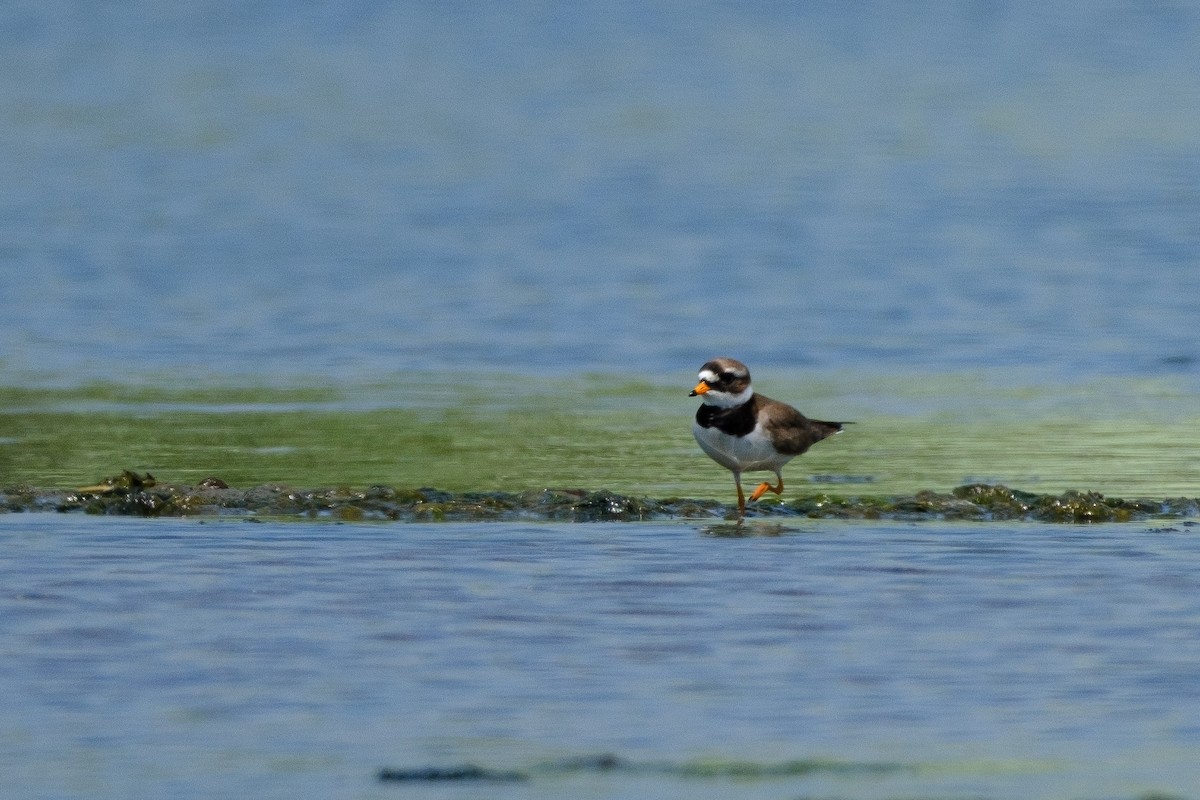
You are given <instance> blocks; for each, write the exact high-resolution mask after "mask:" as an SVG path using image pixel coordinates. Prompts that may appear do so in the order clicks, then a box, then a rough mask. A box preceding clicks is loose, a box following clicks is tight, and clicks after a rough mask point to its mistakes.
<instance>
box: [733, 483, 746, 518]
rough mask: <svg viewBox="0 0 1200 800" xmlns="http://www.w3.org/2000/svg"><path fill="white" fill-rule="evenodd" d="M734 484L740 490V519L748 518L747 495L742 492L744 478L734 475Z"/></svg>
mask: <svg viewBox="0 0 1200 800" xmlns="http://www.w3.org/2000/svg"><path fill="white" fill-rule="evenodd" d="M733 482H734V483H736V484H737V490H738V519H739V520H740V519H741V518H742V517H744V516H746V495H745V494H744V493H743V492H742V476H741V475H734V476H733Z"/></svg>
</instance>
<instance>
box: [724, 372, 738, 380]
mask: <svg viewBox="0 0 1200 800" xmlns="http://www.w3.org/2000/svg"><path fill="white" fill-rule="evenodd" d="M736 377H737V375H734V374H733V373H732V372H722V373H721V380H722V381H731V380H733V379H734V378H736Z"/></svg>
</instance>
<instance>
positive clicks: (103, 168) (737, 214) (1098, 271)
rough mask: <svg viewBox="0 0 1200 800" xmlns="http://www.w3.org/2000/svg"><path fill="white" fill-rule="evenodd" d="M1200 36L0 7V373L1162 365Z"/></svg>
mask: <svg viewBox="0 0 1200 800" xmlns="http://www.w3.org/2000/svg"><path fill="white" fill-rule="evenodd" d="M1198 39H1200V10H1197V9H1196V8H1192V7H1190V6H1186V5H1180V4H1159V3H1156V4H1140V5H1128V4H1123V3H1101V4H1099V5H1097V4H1096V3H1091V2H1066V3H1056V4H1054V5H1053V6H1047V5H1046V4H1044V3H1037V2H1014V3H1004V4H1000V5H996V4H991V5H985V6H971V5H969V6H953V5H952V6H946V7H941V6H937V7H935V6H930V7H929V8H925V9H904V10H903V11H900V10H895V11H890V12H889V11H887V10H886V9H879V8H867V7H862V8H858V9H855V8H849V9H848V8H845V7H843V6H841V5H827V6H826V5H821V4H805V5H803V6H797V5H795V4H790V3H776V2H765V3H753V4H739V5H737V6H728V5H726V4H715V3H711V4H710V3H700V4H692V3H689V4H685V5H682V6H678V5H674V4H671V3H667V4H654V5H652V6H647V5H646V4H644V3H633V2H617V3H610V2H602V3H589V2H584V3H577V4H573V5H572V7H571V9H570V12H569V13H567V12H566V11H565V10H560V9H555V8H554V7H547V6H541V5H538V4H522V3H517V4H512V5H506V6H503V7H497V8H494V9H478V8H475V7H473V6H472V7H469V8H467V7H459V6H456V5H455V4H449V5H445V4H438V5H436V6H429V5H426V4H405V3H398V4H397V3H375V2H364V3H356V4H354V5H353V7H346V6H345V4H343V3H313V4H308V5H306V7H305V10H304V11H303V12H302V13H298V12H297V11H296V9H295V8H294V7H293V6H292V5H290V4H286V3H278V2H267V3H258V4H255V5H253V6H244V5H237V4H227V3H224V2H211V1H210V2H200V3H193V4H186V5H179V4H169V5H166V6H164V5H163V4H161V3H157V2H145V1H144V0H140V1H136V0H135V2H128V3H121V4H114V5H107V6H104V7H102V8H101V7H95V8H92V7H84V6H77V5H74V4H70V3H65V4H8V5H6V6H5V7H4V8H3V9H0V69H2V70H3V72H4V74H5V75H7V76H8V78H9V79H8V80H6V81H4V84H3V86H0V145H2V147H3V149H4V152H6V153H7V154H8V157H7V158H5V159H3V163H2V164H0V182H2V183H3V185H4V187H5V191H4V197H3V199H2V200H0V259H2V262H3V265H4V267H5V269H4V276H5V287H4V291H3V292H0V343H3V344H0V348H2V349H0V375H2V376H4V377H5V379H6V382H10V381H13V380H37V381H40V382H50V383H63V382H66V383H70V382H74V381H77V380H80V379H93V378H101V379H116V380H118V381H124V380H130V379H146V378H151V379H156V380H161V379H168V378H172V377H176V378H178V377H183V378H185V379H188V380H197V379H199V380H208V379H211V378H213V377H218V378H219V377H220V376H222V375H229V374H234V375H238V376H242V377H246V376H249V377H254V378H260V377H263V378H266V379H268V380H283V379H287V378H292V379H308V378H312V377H316V378H325V379H332V380H337V381H340V382H351V383H361V382H369V381H371V380H372V379H374V378H375V377H377V376H379V375H381V374H383V375H389V376H390V375H399V376H402V377H404V378H407V379H410V380H411V379H412V378H413V376H423V375H424V374H425V373H427V372H429V371H434V370H446V369H449V370H463V371H466V372H474V371H477V370H487V369H492V370H501V371H511V372H514V373H517V374H534V375H545V374H578V373H580V372H583V371H588V370H597V371H601V372H605V373H612V372H616V373H622V372H625V373H631V374H633V375H635V376H637V377H643V376H647V375H658V374H666V373H671V372H674V371H679V374H680V376H681V377H682V376H687V377H691V376H692V375H693V373H694V370H695V369H696V368H697V366H698V365H699V364H700V363H702V362H703V361H704V360H706V359H707V358H709V357H711V356H713V355H715V354H718V353H728V354H731V355H735V356H738V357H741V358H743V360H745V361H747V362H748V363H750V364H751V365H752V366H755V365H764V364H769V365H772V366H774V367H779V368H791V369H797V370H799V369H803V370H805V371H807V372H808V374H809V375H811V376H819V377H824V376H825V375H828V374H829V373H830V372H832V371H836V370H840V369H847V368H849V369H851V370H855V371H859V372H860V373H863V374H867V375H871V374H876V373H880V372H883V373H889V374H897V373H899V374H908V373H911V372H913V371H919V372H926V371H931V372H934V373H939V374H940V373H945V372H948V371H949V372H953V371H956V370H961V369H988V370H996V371H997V372H998V373H999V374H1001V375H1005V374H1008V373H1010V372H1013V371H1016V372H1024V371H1028V370H1033V371H1034V373H1035V374H1037V375H1039V376H1042V377H1045V378H1048V379H1050V380H1051V381H1057V380H1062V379H1072V380H1073V379H1076V378H1078V377H1080V376H1084V377H1086V376H1094V375H1111V374H1117V375H1161V374H1184V375H1187V376H1189V378H1191V379H1192V381H1193V383H1194V381H1195V378H1196V377H1197V374H1198V373H1197V370H1198V364H1200V351H1198V350H1197V348H1196V342H1195V337H1194V335H1193V331H1194V328H1195V322H1196V316H1195V309H1194V303H1193V302H1192V299H1193V298H1194V297H1196V296H1197V294H1198V293H1200V271H1198V270H1196V269H1195V254H1196V252H1197V248H1198V247H1200V229H1198V228H1197V226H1196V225H1195V220H1196V219H1197V217H1198V216H1200V192H1198V191H1197V187H1198V186H1200V159H1198V158H1197V153H1196V148H1195V142H1194V136H1193V135H1192V132H1193V131H1194V130H1195V129H1196V127H1197V125H1198V124H1200V103H1197V102H1195V100H1196V98H1197V97H1200V72H1197V70H1196V68H1195V63H1194V58H1193V54H1194V52H1195V45H1196V43H1197V40H1198ZM412 382H413V383H416V384H419V383H421V379H420V378H418V379H417V380H415V381H412Z"/></svg>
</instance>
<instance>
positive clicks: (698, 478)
mask: <svg viewBox="0 0 1200 800" xmlns="http://www.w3.org/2000/svg"><path fill="white" fill-rule="evenodd" d="M693 377H694V376H693V375H692V374H691V373H690V371H689V372H686V373H681V375H680V376H679V385H674V383H672V384H671V385H667V386H664V385H661V384H652V383H649V382H645V381H637V380H633V381H631V380H627V379H615V378H613V376H604V375H592V376H583V377H580V378H573V379H555V380H534V379H528V378H527V379H521V378H519V377H518V378H514V377H512V376H468V378H467V379H464V378H463V377H462V376H458V377H456V378H445V382H444V383H439V379H437V378H436V377H435V378H431V379H430V380H429V381H425V382H423V383H422V388H421V389H419V390H417V389H414V388H413V387H410V386H409V385H408V384H407V383H406V382H403V381H401V382H398V383H388V382H381V384H380V385H378V386H349V387H322V386H317V387H312V388H310V387H303V386H301V387H263V388H254V387H250V388H246V387H236V386H231V387H226V386H221V385H213V386H177V387H170V386H168V387H160V386H148V387H145V386H124V385H119V384H89V385H84V386H81V387H76V388H66V389H54V388H50V389H32V388H7V389H4V388H2V387H0V486H9V487H21V486H34V487H49V488H51V489H61V488H64V487H66V488H71V487H87V486H91V485H95V483H96V481H97V478H98V476H103V475H112V474H113V473H114V471H115V470H119V469H120V468H122V467H127V468H129V469H130V471H132V472H135V473H137V474H142V475H144V474H150V475H153V476H157V478H158V479H159V480H160V481H163V482H165V483H167V484H170V485H175V486H196V485H199V484H200V483H202V482H203V481H204V480H205V479H206V478H208V477H211V476H219V477H220V478H221V479H223V480H224V481H226V482H227V483H228V484H230V485H233V486H272V485H278V486H300V487H322V486H326V487H327V486H342V487H355V488H357V489H359V490H361V489H362V488H363V487H372V486H389V487H423V486H425V487H428V486H436V487H438V488H439V489H440V490H442V491H445V492H449V493H452V495H454V496H463V495H465V494H466V493H472V492H474V493H487V492H493V493H501V494H510V495H519V494H521V493H524V492H541V491H543V490H545V488H546V487H582V489H585V490H587V491H589V492H599V491H601V490H603V491H605V492H608V493H610V495H612V496H619V497H625V498H641V497H653V498H676V499H681V502H684V503H691V504H692V505H691V512H689V513H694V514H695V515H703V514H705V513H710V509H707V508H705V507H702V506H699V505H697V503H701V502H704V503H708V502H711V501H715V502H716V503H718V504H720V505H721V507H722V508H723V507H724V506H725V505H726V504H728V503H729V502H730V501H731V499H732V498H733V496H734V488H733V481H732V478H731V476H730V474H729V472H728V471H726V470H724V469H722V468H721V467H719V466H718V465H716V464H714V463H713V462H712V461H711V460H709V459H708V458H707V457H706V456H704V455H703V454H702V453H701V452H700V451H699V448H698V447H697V446H696V444H695V442H694V441H693V439H692V436H691V419H692V416H693V414H694V413H695V408H696V402H695V400H694V399H689V398H688V397H687V390H688V389H689V388H690V386H691V385H692V384H691V378H693ZM785 378H786V376H785ZM768 383H769V384H770V386H769V390H768V388H767V384H768ZM764 390H768V393H769V394H772V395H773V396H777V397H783V398H786V399H788V400H791V401H793V402H795V403H796V404H797V406H799V407H800V408H801V409H803V410H805V411H807V412H809V413H812V414H813V415H814V416H823V417H828V418H842V419H852V420H855V421H856V422H857V424H856V425H854V426H852V427H850V428H848V429H847V430H846V431H845V432H844V433H841V434H839V435H837V436H834V437H831V438H830V439H827V440H825V441H823V442H821V443H819V444H818V445H817V446H815V447H814V448H812V450H811V451H809V452H808V453H806V454H805V455H803V456H801V457H799V458H797V459H795V460H794V461H792V462H791V463H790V464H788V466H787V467H786V468H785V470H784V481H785V485H786V488H785V491H784V495H783V497H782V499H781V500H776V499H775V498H765V499H764V501H762V502H760V503H758V504H756V505H755V513H758V514H760V515H767V514H773V513H795V514H802V515H812V516H829V515H846V516H855V517H857V518H862V519H874V518H886V517H888V516H889V515H897V514H904V513H908V514H911V515H914V516H926V517H927V516H937V515H940V516H942V517H944V518H962V519H970V518H973V515H975V514H977V513H978V512H977V511H976V508H984V509H986V512H985V516H988V515H990V517H991V518H996V519H1005V518H1021V517H1022V516H1023V515H1028V514H1029V513H1031V509H1032V510H1033V511H1036V513H1038V514H1040V515H1043V516H1045V517H1046V518H1050V517H1055V518H1057V519H1058V520H1060V521H1064V522H1066V521H1089V520H1094V521H1108V520H1113V521H1119V520H1121V519H1123V518H1125V517H1126V515H1127V514H1128V515H1130V517H1129V518H1136V517H1137V515H1138V514H1139V513H1147V512H1144V511H1143V510H1139V509H1138V508H1137V507H1136V504H1133V505H1130V504H1125V505H1122V506H1117V507H1114V506H1113V504H1112V501H1111V499H1109V498H1113V497H1124V498H1128V497H1133V498H1147V497H1148V498H1181V499H1180V500H1178V501H1171V502H1173V503H1174V504H1175V505H1176V506H1178V507H1179V508H1183V509H1186V508H1187V507H1188V505H1189V503H1190V502H1191V501H1189V500H1187V499H1186V498H1189V497H1194V496H1196V494H1197V493H1198V492H1200V418H1197V417H1196V415H1195V414H1193V413H1192V412H1191V411H1190V408H1191V407H1192V406H1193V405H1194V403H1192V402H1191V398H1190V395H1188V394H1187V393H1186V392H1184V391H1183V390H1182V389H1173V388H1172V387H1169V386H1164V385H1163V384H1162V383H1161V382H1147V383H1145V384H1144V385H1143V384H1140V383H1137V382H1123V383H1121V384H1120V385H1119V386H1108V385H1104V386H1096V387H1084V388H1082V389H1081V388H1079V387H1074V388H1073V389H1071V390H1070V391H1067V390H1063V392H1061V393H1056V391H1055V390H1053V389H1048V388H1045V387H1034V388H1022V387H1016V388H1010V389H1007V390H999V389H996V387H994V386H988V385H986V384H983V383H980V382H976V381H969V380H966V379H962V378H956V379H954V380H950V379H943V380H927V379H925V378H922V377H916V378H909V379H905V380H904V381H900V380H899V379H895V378H893V379H888V380H886V381H880V380H877V379H875V378H872V379H871V380H870V381H866V380H865V379H859V378H853V377H844V378H842V379H839V380H838V381H830V380H827V381H825V382H824V383H821V384H805V383H803V382H802V381H800V380H799V379H797V380H795V381H794V382H791V381H789V380H786V379H784V380H777V381H772V382H768V381H766V379H765V378H764ZM956 393H957V394H956ZM1118 401H1119V402H1118ZM1125 405H1128V406H1129V407H1131V408H1136V409H1137V413H1136V414H1128V413H1122V411H1121V408H1120V407H1118V406H1125ZM755 477H756V476H754V475H748V476H747V478H748V479H750V480H753V479H754V478H755ZM970 486H991V487H996V486H1001V487H1013V486H1019V487H1021V489H1022V490H1024V491H1025V492H1029V493H1036V495H1037V496H1040V497H1052V498H1055V499H1054V500H1053V501H1050V500H1047V501H1043V505H1042V506H1039V507H1037V508H1036V509H1033V507H1032V505H1031V501H1030V498H1028V497H1025V496H1024V495H1023V494H1022V492H1018V491H1008V490H1004V491H1005V492H1007V494H1005V493H1002V492H1000V490H999V489H989V490H986V492H992V493H993V494H992V496H984V495H982V494H980V495H972V494H969V493H968V494H964V495H961V496H960V495H959V494H955V493H954V492H952V491H951V490H952V489H953V487H970ZM928 489H932V490H933V491H932V492H926V490H928ZM955 491H957V490H955ZM974 491H977V492H984V491H985V490H974ZM1071 491H1077V492H1078V495H1077V496H1075V495H1073V496H1069V497H1067V496H1066V493H1068V492H1071ZM17 494H19V492H12V491H10V492H9V495H10V496H16V495H17ZM597 502H600V501H597ZM660 502H661V501H660ZM1164 502H1165V501H1164ZM176 505H183V506H187V505H188V502H187V501H184V500H182V499H179V500H175V501H173V502H172V503H171V504H169V507H171V508H174V507H175V506H176ZM484 505H485V506H486V504H484ZM1151 505H1153V503H1151ZM1127 506H1128V507H1127ZM1131 509H1132V510H1131ZM485 511H486V508H484V509H481V510H480V512H479V513H480V514H481V515H482V514H484V513H485ZM341 513H342V514H343V515H344V518H345V519H347V520H354V519H357V518H359V516H358V515H359V513H360V512H359V511H356V510H354V509H350V508H347V509H345V510H344V511H343V512H341ZM361 513H362V514H363V515H364V517H369V516H370V512H369V510H361ZM429 513H430V516H431V518H432V517H436V516H438V515H441V516H443V517H444V516H445V515H446V513H448V512H447V510H446V509H442V510H438V509H436V508H432V507H431V508H430V509H429ZM634 513H636V512H635V511H631V512H630V514H631V515H632V514H634ZM1185 513H1186V512H1185Z"/></svg>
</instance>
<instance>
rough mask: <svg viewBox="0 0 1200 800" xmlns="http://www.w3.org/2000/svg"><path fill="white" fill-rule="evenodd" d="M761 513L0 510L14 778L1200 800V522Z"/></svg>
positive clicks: (107, 792) (505, 793)
mask: <svg viewBox="0 0 1200 800" xmlns="http://www.w3.org/2000/svg"><path fill="white" fill-rule="evenodd" d="M750 530H752V531H755V532H757V533H759V534H761V535H754V536H745V537H735V538H729V537H728V536H723V535H720V534H723V533H727V532H728V528H719V527H718V528H707V529H706V528H704V527H698V526H696V525H692V524H585V525H549V524H547V525H510V524H492V525H455V524H446V525H420V524H412V525H330V524H283V525H281V524H272V523H262V524H251V523H246V522H237V523H219V522H218V523H209V524H203V523H198V522H190V521H136V520H109V519H94V518H87V517H84V518H80V517H62V516H59V515H8V516H4V517H0V554H2V555H0V586H3V587H4V588H3V591H2V592H0V645H2V646H3V649H4V651H5V653H6V654H7V655H6V657H5V658H4V660H3V663H2V665H0V674H2V678H3V683H4V686H5V687H6V689H5V691H4V692H3V693H2V695H0V726H2V727H0V763H3V764H4V765H5V781H6V790H7V791H8V792H11V796H13V797H39V798H49V797H69V796H87V797H97V798H98V797H128V796H146V797H154V796H165V795H168V794H169V795H170V796H172V797H181V798H186V797H202V796H207V797H211V796H213V795H214V794H217V795H224V796H256V797H292V798H306V797H313V798H317V797H331V796H337V797H363V798H383V797H396V796H404V797H430V798H433V797H448V796H454V797H513V798H519V797H565V796H571V797H606V798H625V797H628V798H634V797H647V796H654V797H680V798H682V797H689V798H695V797H713V798H716V797H728V796H731V795H732V796H737V797H748V798H754V797H762V798H768V797H769V798H777V797H797V796H817V797H826V796H836V797H850V798H886V797H963V796H970V797H982V798H1014V800H1015V799H1016V798H1021V799H1022V800H1028V799H1030V798H1062V797H1072V798H1106V799H1107V798H1133V797H1138V796H1141V795H1143V794H1145V793H1148V792H1152V791H1159V792H1171V793H1174V794H1175V795H1176V796H1182V797H1195V796H1198V793H1197V787H1200V767H1198V766H1197V765H1198V764H1200V758H1198V756H1200V726H1197V724H1196V720H1195V715H1194V713H1193V712H1194V709H1195V708H1196V707H1197V704H1198V703H1200V674H1198V669H1200V668H1198V667H1197V664H1200V591H1198V590H1200V584H1198V581H1197V578H1196V575H1197V574H1200V540H1198V539H1197V538H1196V537H1195V535H1194V534H1193V533H1192V532H1191V530H1192V529H1191V528H1187V527H1184V528H1176V529H1175V530H1151V529H1149V528H1147V527H1146V526H1142V525H1100V526H1090V527H1086V528H1075V527H1047V526H1042V525H1037V524H1022V525H1014V526H1009V525H995V524H983V525H980V524H975V525H961V526H960V525H949V524H945V525H942V524H924V525H919V526H909V525H899V524H862V523H854V524H850V523H829V522H819V523H818V522H811V523H806V522H801V523H798V524H795V525H792V526H789V527H787V528H780V527H778V526H759V527H754V526H751V528H750ZM601 754H613V755H614V756H616V757H617V759H619V762H618V764H619V767H618V768H615V769H612V770H608V771H605V770H596V769H587V768H582V769H572V768H569V767H567V766H564V760H566V759H574V758H582V757H595V756H598V755H601ZM462 764H475V765H478V766H480V767H483V768H486V769H492V770H497V771H513V772H520V773H522V774H523V775H524V777H525V778H526V779H525V780H521V781H518V782H502V783H492V782H486V781H485V782H482V783H452V784H449V785H445V784H440V783H437V782H433V783H430V782H406V783H403V784H394V783H380V782H378V781H377V777H376V776H377V773H378V771H379V770H380V769H382V768H392V769H414V768H423V767H443V768H449V767H455V766H458V765H462Z"/></svg>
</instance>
